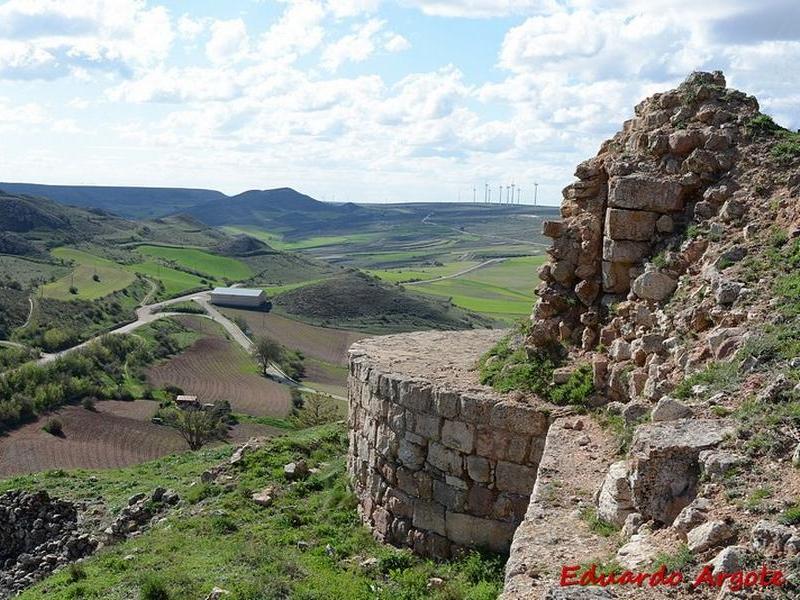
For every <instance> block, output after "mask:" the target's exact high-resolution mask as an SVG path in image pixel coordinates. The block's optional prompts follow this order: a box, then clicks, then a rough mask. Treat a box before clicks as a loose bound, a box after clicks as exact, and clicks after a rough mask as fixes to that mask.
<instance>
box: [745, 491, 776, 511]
mask: <svg viewBox="0 0 800 600" xmlns="http://www.w3.org/2000/svg"><path fill="white" fill-rule="evenodd" d="M772 495H773V491H772V488H771V487H769V486H763V487H758V488H756V489H754V490H753V491H752V492H751V493H750V495H749V496H748V497H747V500H745V501H744V507H745V508H746V509H747V510H751V511H754V512H755V511H760V510H761V505H762V503H763V502H764V500H766V499H767V498H771V497H772Z"/></svg>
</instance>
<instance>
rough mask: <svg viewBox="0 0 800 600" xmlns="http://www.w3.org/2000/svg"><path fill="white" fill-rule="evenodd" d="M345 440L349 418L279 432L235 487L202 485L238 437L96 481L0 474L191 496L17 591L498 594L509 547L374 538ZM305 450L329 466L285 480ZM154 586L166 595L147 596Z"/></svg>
mask: <svg viewBox="0 0 800 600" xmlns="http://www.w3.org/2000/svg"><path fill="white" fill-rule="evenodd" d="M346 446H347V437H346V435H345V432H344V429H343V427H342V426H341V425H328V426H324V427H320V428H315V429H310V430H305V431H301V432H295V433H290V434H288V435H286V436H283V437H280V438H275V439H274V440H272V441H271V442H270V443H268V444H267V446H266V447H265V448H263V449H261V450H258V451H256V452H253V453H251V454H247V455H246V456H245V458H244V460H243V461H242V462H241V463H240V464H239V465H237V467H236V472H235V475H236V482H235V487H234V488H232V489H231V488H224V487H222V486H219V485H216V484H213V483H210V484H197V483H196V482H197V479H198V478H199V475H200V473H202V472H203V471H204V470H206V469H208V468H209V467H211V466H213V465H215V464H218V463H219V462H222V461H223V460H225V459H226V458H227V457H228V456H229V455H230V453H231V448H230V447H224V448H211V449H208V450H201V451H200V452H198V453H186V454H182V455H177V456H170V457H166V458H163V459H160V460H158V461H154V462H151V463H146V464H143V465H140V466H137V467H133V468H129V469H120V470H111V471H99V472H96V473H93V475H95V478H96V479H95V481H94V482H93V483H91V484H90V483H88V482H87V476H88V475H89V473H88V472H85V471H83V472H70V473H65V472H58V473H53V474H50V475H47V474H39V475H34V476H27V477H22V478H16V479H15V480H10V481H8V482H0V489H3V488H6V487H8V488H10V487H29V488H34V489H39V488H42V487H46V488H47V489H48V490H49V491H50V492H51V494H53V495H58V496H62V497H69V498H72V499H80V498H96V497H97V495H98V494H100V495H101V496H102V497H103V498H104V499H105V500H106V501H108V502H109V503H110V504H111V505H112V506H121V505H122V504H124V503H125V499H126V498H127V497H128V496H130V495H131V494H134V493H137V492H140V491H143V492H150V491H152V489H153V488H154V487H156V486H165V487H166V486H168V487H170V488H171V489H174V490H176V491H177V492H178V493H179V494H180V495H181V496H182V497H183V498H184V500H185V501H187V502H190V503H193V506H191V507H190V510H182V511H180V512H174V513H172V514H170V515H169V516H168V517H167V519H166V521H165V522H164V523H162V524H160V525H157V526H155V527H153V528H152V529H150V530H148V531H146V532H144V533H143V534H142V535H140V536H138V537H136V538H132V539H129V540H127V541H125V542H123V543H121V544H119V545H116V546H112V547H108V548H106V549H104V550H102V551H101V552H99V553H98V554H97V555H95V556H93V557H90V558H89V559H87V560H85V561H84V562H82V563H81V566H82V569H83V573H82V576H79V577H77V578H76V577H74V575H73V574H71V572H70V571H69V570H68V569H64V570H62V571H60V572H59V573H57V574H55V575H53V576H51V577H50V578H48V579H46V580H45V581H43V582H41V583H39V584H37V585H36V586H34V587H33V588H31V589H29V590H27V591H26V592H24V593H23V594H22V595H21V596H20V599H21V600H35V599H39V598H47V599H48V600H66V599H72V598H76V597H86V598H91V597H95V598H99V597H103V598H124V597H142V598H144V597H155V598H158V597H167V598H170V599H171V600H195V599H196V598H202V597H205V595H207V594H208V593H209V592H210V590H211V589H212V588H213V587H214V586H220V587H223V588H225V589H227V590H229V591H230V592H231V596H230V597H231V599H232V600H243V599H256V598H279V597H283V598H288V597H291V598H299V599H312V598H341V599H343V600H349V599H353V600H355V599H361V598H375V599H378V600H381V599H386V600H388V599H390V598H391V599H392V600H394V599H396V598H403V599H420V600H421V599H422V598H432V599H434V600H436V599H439V600H450V599H454V598H464V599H470V600H484V599H485V600H489V599H494V598H496V597H497V596H498V594H499V593H500V590H501V587H502V580H503V565H504V557H502V556H495V555H490V554H480V553H477V552H469V553H466V554H464V555H463V556H462V557H460V558H458V559H456V560H453V561H449V562H441V563H435V562H433V561H428V560H423V559H420V558H418V557H416V556H414V555H413V554H411V553H410V552H409V551H406V550H397V549H394V548H391V547H388V546H384V545H381V544H379V543H378V542H376V541H375V540H374V539H373V538H372V536H371V534H370V533H369V531H368V530H367V529H366V528H365V527H364V526H363V525H361V523H360V519H359V517H358V515H357V512H356V502H355V498H354V497H353V495H352V493H351V492H350V491H349V489H348V485H347V476H346V472H345V461H344V459H343V458H341V457H342V455H343V454H344V452H345V450H346ZM298 459H304V460H305V461H306V462H307V463H308V464H309V466H312V467H317V468H319V469H320V470H319V472H317V473H316V474H313V475H311V476H309V477H308V478H307V479H305V480H304V481H301V482H300V483H298V484H295V485H293V486H291V487H290V486H287V485H286V483H287V482H286V481H285V479H284V477H283V465H284V464H286V463H287V462H289V461H293V460H295V461H296V460H298ZM192 484H194V485H193V486H192ZM268 485H271V486H274V487H276V488H277V489H278V492H277V494H276V496H275V501H274V503H273V505H272V506H270V507H268V508H263V507H260V506H258V505H256V504H255V503H254V502H252V501H251V500H250V495H251V494H252V492H253V491H255V490H261V489H263V488H264V487H265V486H268ZM190 486H191V487H190ZM321 514H324V515H325V518H324V519H321V518H320V515H321ZM298 542H304V543H303V544H299V543H298ZM128 556H132V557H133V558H132V559H126V558H125V557H128ZM370 559H375V560H374V561H372V562H370ZM361 565H365V566H361ZM366 565H369V566H366ZM430 577H440V578H442V579H443V580H444V585H443V587H442V588H440V589H436V590H429V589H428V588H427V582H428V579H429V578H430ZM152 593H155V594H164V595H165V596H148V595H147V594H152Z"/></svg>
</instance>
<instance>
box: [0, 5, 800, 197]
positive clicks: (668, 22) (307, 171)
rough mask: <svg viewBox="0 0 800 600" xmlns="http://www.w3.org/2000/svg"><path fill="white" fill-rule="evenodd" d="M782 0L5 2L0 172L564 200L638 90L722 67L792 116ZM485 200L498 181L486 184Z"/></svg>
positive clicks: (232, 188)
mask: <svg viewBox="0 0 800 600" xmlns="http://www.w3.org/2000/svg"><path fill="white" fill-rule="evenodd" d="M799 7H800V4H798V3H797V2H796V1H795V0H763V1H762V2H758V3H755V2H751V1H748V0H706V1H705V2H703V3H698V2H696V1H694V0H691V1H690V0H669V1H668V0H648V1H646V2H645V1H643V0H615V1H612V0H598V1H591V0H291V1H277V0H261V1H258V0H238V1H237V0H228V1H226V2H218V1H210V0H204V1H192V2H188V1H177V0H174V1H169V2H166V1H158V0H81V1H80V2H78V1H75V0H72V1H63V0H7V1H0V135H1V136H2V139H3V147H4V150H3V152H2V153H0V180H11V181H34V182H40V183H82V184H104V185H158V186H182V187H183V186H190V187H207V188H215V189H221V190H223V191H225V192H227V193H238V192H241V191H244V190H247V189H253V188H258V189H265V188H271V187H279V186H291V187H294V188H296V189H298V190H301V191H303V192H306V193H309V194H311V195H314V196H315V197H318V198H322V199H329V200H330V199H334V198H335V199H336V200H351V201H357V202H384V201H393V202H400V201H453V200H457V199H458V198H459V197H461V199H463V200H470V199H471V198H472V193H473V191H472V190H473V187H477V188H478V189H479V190H480V189H481V188H482V187H483V185H484V182H489V183H490V184H491V185H492V186H493V187H494V188H495V194H496V193H497V192H496V188H497V186H498V185H500V184H503V185H507V184H510V183H512V182H514V183H516V184H517V185H518V186H519V187H520V188H521V189H522V199H523V201H527V202H530V201H532V196H533V187H534V186H533V184H534V182H537V183H539V197H540V201H542V202H543V203H548V204H558V202H559V201H560V190H561V188H562V187H563V186H564V185H566V184H567V183H569V181H570V180H571V176H572V172H573V169H574V165H575V164H576V163H577V162H580V161H581V160H583V159H585V158H587V157H589V156H591V155H593V154H594V153H595V152H596V150H597V148H598V147H599V145H600V143H601V142H602V141H603V140H604V139H605V138H607V137H609V136H610V135H612V134H613V133H614V131H616V130H617V129H619V127H620V126H621V123H622V121H623V120H624V119H626V118H629V117H630V116H631V114H632V110H633V105H634V104H636V103H637V102H638V101H639V100H641V99H642V98H643V97H645V96H646V95H648V94H650V93H653V92H655V91H659V90H663V89H667V88H670V87H673V86H674V85H676V84H677V83H679V82H680V81H681V80H682V79H684V78H685V77H686V75H687V74H688V73H689V72H691V71H692V70H694V69H722V70H724V71H725V73H726V75H727V77H728V83H729V85H731V86H734V87H737V88H739V89H742V90H744V91H746V92H748V93H752V94H755V95H757V96H758V97H759V99H760V100H761V103H762V108H763V110H764V111H765V112H768V113H770V114H773V115H774V116H775V117H776V118H777V120H778V121H779V122H781V123H782V124H784V125H786V126H789V127H793V128H797V127H800V92H798V90H800V67H798V66H797V65H798V64H800V32H799V31H798V28H797V27H795V26H794V25H795V24H796V23H797V22H800V8H799ZM495 197H496V196H495Z"/></svg>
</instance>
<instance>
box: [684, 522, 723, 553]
mask: <svg viewBox="0 0 800 600" xmlns="http://www.w3.org/2000/svg"><path fill="white" fill-rule="evenodd" d="M734 535H735V533H734V531H733V529H731V527H730V525H728V524H727V523H725V522H724V521H708V522H707V523H703V524H702V525H699V526H697V527H695V528H694V529H692V530H691V531H690V532H689V533H687V534H686V544H687V546H688V547H689V550H691V551H692V552H704V551H705V550H709V549H711V548H716V547H718V546H721V545H722V544H725V543H726V542H729V541H731V539H732V538H733V537H734Z"/></svg>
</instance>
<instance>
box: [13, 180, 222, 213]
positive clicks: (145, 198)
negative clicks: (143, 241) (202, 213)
mask: <svg viewBox="0 0 800 600" xmlns="http://www.w3.org/2000/svg"><path fill="white" fill-rule="evenodd" d="M0 190H4V191H6V192H8V193H10V194H27V195H30V196H41V197H44V198H49V199H50V200H55V201H56V202H60V203H61V204H71V205H73V206H82V207H95V208H102V209H104V210H107V211H109V212H113V213H114V214H117V215H120V216H122V217H127V218H132V219H152V218H155V217H161V216H164V215H169V214H172V213H176V212H181V211H183V210H184V209H186V208H189V207H191V206H195V205H197V204H202V203H204V202H209V201H211V200H219V199H221V198H226V197H227V196H225V194H223V193H222V192H218V191H215V190H203V189H188V188H147V187H115V186H91V185H41V184H37V183H0Z"/></svg>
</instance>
